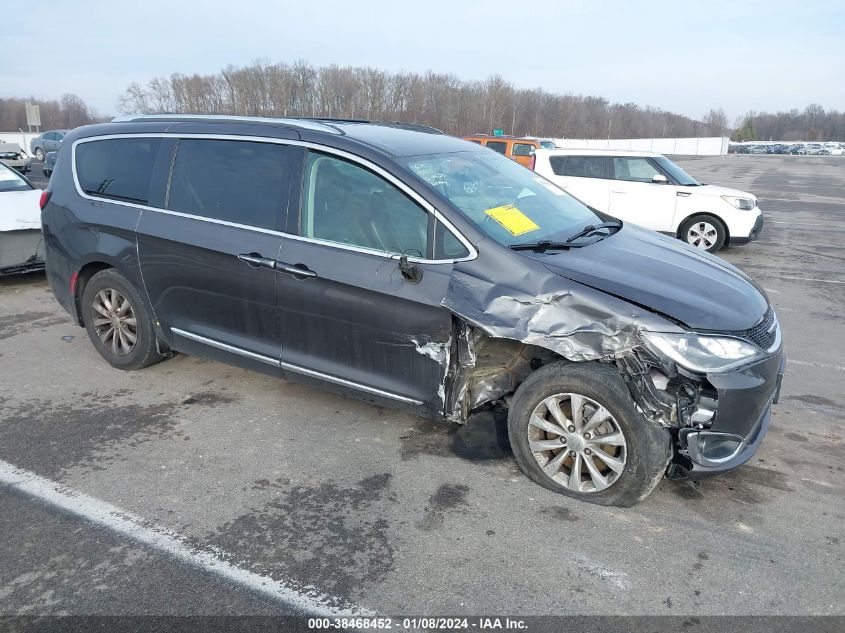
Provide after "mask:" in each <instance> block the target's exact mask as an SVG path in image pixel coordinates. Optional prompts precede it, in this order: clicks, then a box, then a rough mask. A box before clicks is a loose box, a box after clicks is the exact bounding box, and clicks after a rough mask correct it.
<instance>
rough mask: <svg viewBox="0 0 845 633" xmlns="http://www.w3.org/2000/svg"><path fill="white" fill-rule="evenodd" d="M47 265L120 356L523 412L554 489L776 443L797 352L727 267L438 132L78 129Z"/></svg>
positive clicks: (103, 348) (421, 405)
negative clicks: (786, 379)
mask: <svg viewBox="0 0 845 633" xmlns="http://www.w3.org/2000/svg"><path fill="white" fill-rule="evenodd" d="M65 146H66V147H65V149H64V150H63V151H62V152H60V154H59V158H58V162H57V164H56V168H55V172H54V174H53V177H52V179H51V182H50V186H49V190H48V191H47V192H46V194H45V195H44V196H43V198H42V209H43V211H42V221H43V230H44V237H45V242H46V249H47V275H48V279H49V281H50V285H51V287H52V289H53V292H54V294H55V296H56V298H57V299H58V301H59V302H60V303H61V304H62V305H63V306H64V307H65V308H66V309H67V311H68V312H69V313H70V314H71V315H72V317H73V318H74V320H75V321H76V322H77V323H78V324H79V325H81V326H84V327H85V328H86V329H87V331H88V335H89V337H90V339H91V341H92V343H93V345H94V346H95V347H96V349H97V350H98V351H99V352H100V354H101V355H102V356H103V357H104V358H105V359H106V360H107V361H108V362H109V363H111V364H112V365H113V366H115V367H117V368H120V369H140V368H142V367H146V366H148V365H151V364H152V363H155V362H158V361H160V360H162V359H164V358H167V357H168V356H170V355H171V354H173V353H174V352H184V353H187V354H198V355H202V356H206V357H208V358H212V359H217V360H220V361H223V362H228V363H232V364H234V365H238V366H241V367H247V368H251V369H255V370H258V371H263V372H266V373H269V374H272V375H275V376H279V377H283V378H286V379H289V380H297V381H302V382H306V383H312V384H318V385H321V386H323V387H325V388H329V389H333V390H336V391H339V392H341V393H343V394H347V395H350V396H354V397H358V398H363V399H365V400H370V401H374V402H378V403H383V404H392V405H395V406H397V407H401V408H404V409H407V410H410V411H413V412H416V413H418V414H421V415H425V416H428V417H431V418H435V419H445V420H451V421H453V422H456V423H467V422H471V420H472V418H473V414H474V413H475V412H477V411H480V410H484V409H497V410H500V411H503V412H505V411H506V412H507V415H508V432H509V436H510V443H511V446H512V448H513V452H514V456H515V458H516V461H517V463H518V464H519V466H520V467H521V468H522V470H523V471H524V472H525V473H526V474H527V475H528V476H529V477H531V478H532V479H534V480H535V481H537V482H538V483H540V484H542V485H543V486H546V487H547V488H549V489H551V490H554V491H557V492H560V493H563V494H566V495H570V496H572V497H576V498H579V499H583V500H586V501H591V502H594V503H600V504H606V505H631V504H634V503H636V502H637V501H638V500H640V499H643V498H644V497H645V496H646V495H648V494H649V492H650V491H651V490H652V489H653V488H654V487H655V486H656V485H657V483H658V482H659V481H660V479H661V478H662V477H663V476H664V474H666V475H667V476H669V477H672V478H682V477H691V478H694V479H699V478H701V477H704V476H707V475H712V474H717V473H720V472H724V471H726V470H730V469H732V468H736V467H737V466H740V465H741V464H743V463H744V462H746V461H747V460H748V459H749V458H750V457H751V455H753V454H754V452H755V451H756V450H757V448H758V446H759V445H760V442H761V441H762V439H763V437H764V435H765V433H766V430H767V428H768V425H769V420H770V415H771V406H772V404H773V403H774V402H776V401H777V395H778V391H779V385H780V379H781V377H782V374H783V367H784V356H783V351H782V345H781V332H780V326H779V324H778V321H777V318H776V317H775V313H774V311H773V310H772V308H771V306H770V304H769V301H768V299H767V298H766V295H765V293H764V292H763V290H762V289H761V288H760V287H759V286H757V285H756V284H755V283H754V282H753V281H751V280H750V279H749V278H748V277H747V276H746V275H745V274H744V273H742V272H741V271H739V270H738V269H736V268H734V267H733V266H731V265H730V264H728V263H726V262H724V261H722V260H721V259H718V258H716V257H714V256H711V255H709V254H707V253H704V252H701V251H699V250H696V249H694V248H692V247H689V246H687V245H685V244H682V243H680V242H678V241H676V240H673V239H671V238H668V237H664V236H661V235H658V234H655V233H653V232H651V231H648V230H645V229H640V228H637V227H635V226H629V225H627V224H625V225H623V223H622V222H620V221H618V220H616V219H614V218H612V217H610V216H607V215H605V214H601V213H597V212H596V211H594V210H592V209H590V208H588V207H586V206H584V205H583V204H582V203H580V202H579V201H577V200H576V199H574V198H572V197H571V196H569V195H567V194H566V193H565V192H564V191H562V190H561V189H559V188H558V187H556V186H555V185H554V184H552V183H551V182H549V181H548V180H546V179H544V178H542V177H541V176H538V175H537V174H534V173H532V172H531V171H529V170H528V169H525V168H523V167H521V166H519V165H517V164H516V163H514V162H513V161H511V160H508V159H507V158H504V157H502V156H499V155H498V154H496V153H495V152H490V151H488V150H486V149H484V148H483V147H479V146H478V145H475V144H473V143H470V142H466V141H462V140H460V139H456V138H453V137H450V136H446V135H444V134H442V133H439V132H438V131H437V130H433V129H431V128H426V127H424V126H419V125H411V124H401V123H373V122H362V121H338V120H320V119H310V120H308V119H259V118H241V117H222V116H221V117H210V116H188V115H185V116H177V115H167V116H164V115H162V116H146V117H128V118H126V119H124V120H117V121H114V122H112V123H107V124H100V125H94V126H88V127H83V128H78V129H76V130H74V131H73V132H71V133H69V134H68V136H67V137H66V139H65Z"/></svg>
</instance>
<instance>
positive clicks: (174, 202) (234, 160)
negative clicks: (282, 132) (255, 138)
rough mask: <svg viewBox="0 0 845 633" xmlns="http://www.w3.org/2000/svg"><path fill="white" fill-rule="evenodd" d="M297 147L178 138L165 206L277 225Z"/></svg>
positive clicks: (265, 225) (212, 216) (261, 225)
mask: <svg viewBox="0 0 845 633" xmlns="http://www.w3.org/2000/svg"><path fill="white" fill-rule="evenodd" d="M297 156H301V154H300V150H299V148H295V147H292V146H287V145H280V144H278V143H259V142H252V141H223V140H215V139H183V140H181V141H180V142H179V148H178V150H177V152H176V160H175V162H174V164H173V175H172V177H171V182H170V192H169V195H168V198H167V208H168V209H171V210H173V211H179V212H182V213H190V214H191V215H199V216H202V217H205V218H210V219H213V220H223V221H226V222H234V223H237V224H246V225H248V226H255V227H258V228H264V229H277V228H279V226H280V222H281V214H282V212H283V211H284V210H285V209H286V208H287V200H288V195H289V192H290V184H291V174H292V173H293V172H295V171H296V169H297V164H296V158H297Z"/></svg>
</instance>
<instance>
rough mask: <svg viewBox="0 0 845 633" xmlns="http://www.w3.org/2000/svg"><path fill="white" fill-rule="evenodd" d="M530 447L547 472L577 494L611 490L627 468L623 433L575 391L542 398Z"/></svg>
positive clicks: (532, 423)
mask: <svg viewBox="0 0 845 633" xmlns="http://www.w3.org/2000/svg"><path fill="white" fill-rule="evenodd" d="M528 446H529V448H530V449H531V454H532V455H533V457H534V459H535V460H536V461H537V464H538V465H539V466H540V468H542V469H543V472H545V473H546V475H548V476H549V477H551V478H552V479H553V480H555V481H556V482H558V483H559V484H561V485H562V486H566V487H567V488H569V489H570V490H572V491H573V492H582V493H590V492H597V491H599V490H604V489H605V488H608V487H610V486H612V485H613V484H614V483H616V481H617V480H618V479H619V476H620V475H621V474H622V472H623V471H624V470H625V460H626V458H627V454H626V446H627V445H626V442H625V434H624V433H623V432H622V429H621V428H620V427H619V424H618V423H617V422H616V419H615V418H614V417H613V416H612V415H611V414H610V412H609V411H608V410H607V409H605V408H604V407H603V406H602V405H600V404H599V403H598V402H596V401H595V400H593V399H592V398H588V397H587V396H583V395H581V394H577V393H559V394H555V395H553V396H549V397H548V398H546V399H544V400H543V401H542V402H541V403H540V404H538V405H537V407H536V408H535V409H534V411H533V412H532V413H531V418H530V419H529V421H528Z"/></svg>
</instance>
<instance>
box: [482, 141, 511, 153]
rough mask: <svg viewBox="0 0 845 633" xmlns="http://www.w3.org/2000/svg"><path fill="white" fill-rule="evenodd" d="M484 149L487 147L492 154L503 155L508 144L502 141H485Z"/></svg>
mask: <svg viewBox="0 0 845 633" xmlns="http://www.w3.org/2000/svg"><path fill="white" fill-rule="evenodd" d="M486 147H489V148H490V149H492V150H493V151H494V152H498V153H499V154H504V153H505V152H507V149H508V144H507V143H506V142H504V141H487V145H486Z"/></svg>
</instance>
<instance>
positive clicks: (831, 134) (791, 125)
mask: <svg viewBox="0 0 845 633" xmlns="http://www.w3.org/2000/svg"><path fill="white" fill-rule="evenodd" d="M731 139H732V140H734V141H769V140H772V141H845V112H839V111H838V110H825V109H824V108H823V107H822V106H820V105H818V104H812V105H809V106H807V107H806V108H805V109H804V110H803V111H801V110H798V109H793V110H789V111H788V112H776V113H769V112H753V111H752V112H749V113H748V114H746V115H745V116H743V117H740V119H739V120H738V121H737V124H736V129H735V130H734V132H733V134H732V135H731Z"/></svg>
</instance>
